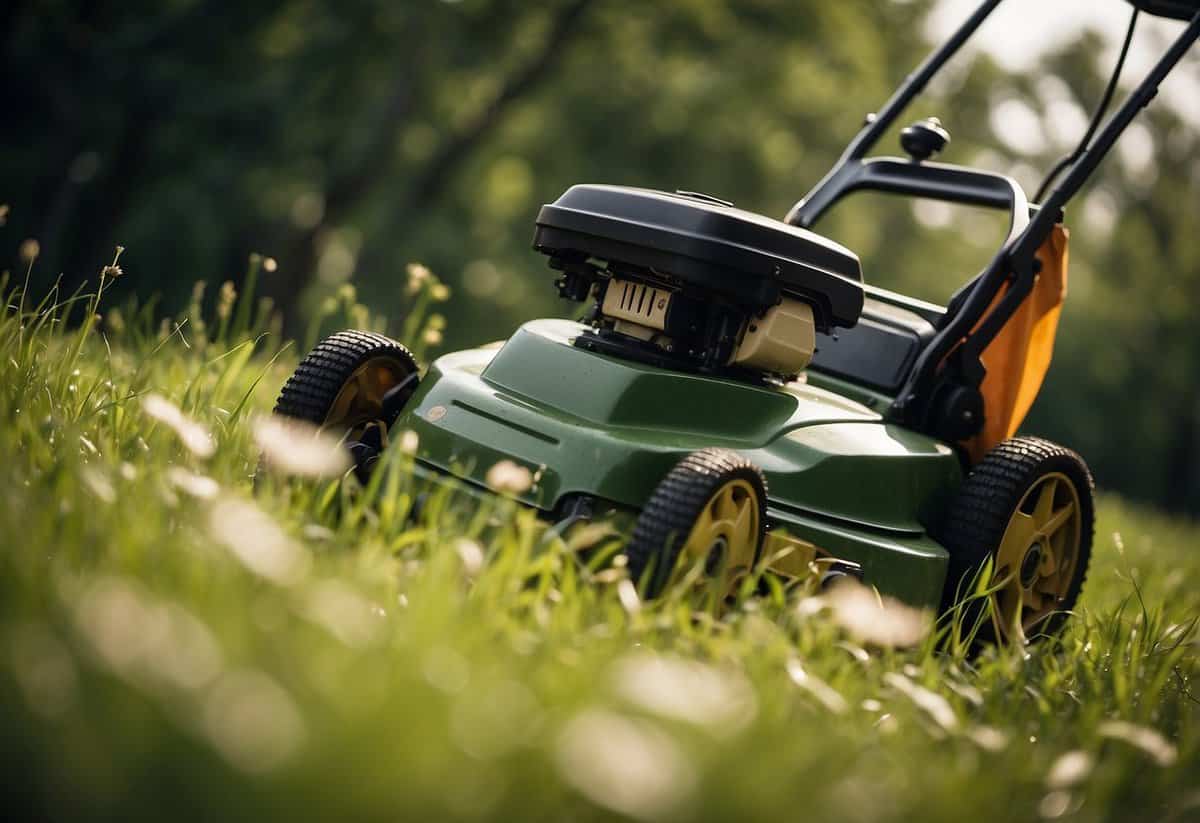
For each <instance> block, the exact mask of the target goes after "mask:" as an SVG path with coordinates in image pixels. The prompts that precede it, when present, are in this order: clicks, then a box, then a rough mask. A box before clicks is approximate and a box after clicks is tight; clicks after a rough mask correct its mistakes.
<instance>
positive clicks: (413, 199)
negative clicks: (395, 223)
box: [402, 0, 593, 211]
mask: <svg viewBox="0 0 1200 823" xmlns="http://www.w3.org/2000/svg"><path fill="white" fill-rule="evenodd" d="M592 2H593V0H573V2H571V3H569V4H567V5H566V6H564V7H563V8H562V9H561V10H560V11H559V12H558V15H557V17H556V18H555V20H554V22H553V24H552V25H551V28H550V33H549V34H548V35H547V36H546V39H545V41H543V43H542V47H541V49H540V50H539V51H538V53H537V54H536V55H534V56H533V58H532V59H531V60H530V61H529V62H528V63H526V64H525V65H524V66H522V67H521V68H520V69H518V70H517V71H516V72H515V73H514V74H513V75H512V76H511V77H509V78H508V79H507V80H506V81H505V82H504V83H503V84H502V85H501V87H500V91H499V92H497V94H496V96H495V97H494V98H493V99H492V101H491V102H490V103H488V105H486V106H484V107H483V109H482V110H481V111H480V112H479V113H478V114H476V116H475V117H474V118H473V119H472V120H471V121H470V122H469V123H468V124H467V125H466V126H465V127H464V128H463V129H462V130H460V131H459V132H458V133H457V134H455V135H453V136H452V137H450V138H449V139H448V140H447V141H446V142H445V143H443V144H442V146H441V147H440V148H439V149H438V150H437V152H435V153H434V155H433V157H431V158H430V159H429V162H427V163H426V164H425V167H424V168H423V169H422V170H421V171H420V172H418V173H417V176H416V182H415V183H414V184H413V185H412V187H411V188H410V189H409V194H408V196H407V197H406V198H405V202H404V205H403V206H402V209H403V210H404V211H412V210H415V209H417V208H419V207H421V206H422V205H424V204H426V203H427V202H428V201H429V199H431V198H432V197H434V196H435V195H436V194H437V193H438V192H439V191H441V190H442V188H443V186H444V181H445V179H446V178H447V177H448V176H450V175H452V174H453V173H454V171H455V169H456V168H457V167H458V166H459V165H460V164H461V163H462V161H463V159H465V158H466V157H468V156H469V155H470V153H471V152H472V151H473V150H474V149H475V148H476V147H477V146H478V145H479V144H480V143H481V142H482V141H483V140H484V139H485V138H486V137H487V135H488V134H489V133H490V132H491V131H492V130H493V129H494V128H495V127H496V126H498V125H499V123H500V121H501V119H502V118H503V116H504V114H505V112H506V111H507V110H508V109H509V107H511V106H512V104H513V103H515V102H517V101H518V100H520V99H521V98H522V97H524V96H525V95H526V94H528V93H529V92H531V91H532V90H533V89H535V88H536V87H537V85H538V84H539V83H540V82H541V81H542V80H543V79H544V78H545V77H546V75H547V74H548V73H549V72H550V69H552V68H553V67H554V64H555V63H556V62H557V61H558V59H559V58H560V57H561V55H562V54H563V52H564V46H565V45H566V43H567V42H568V41H569V40H570V39H571V37H572V35H573V34H574V33H575V30H576V26H577V25H578V23H579V20H580V18H581V17H582V16H583V13H584V11H586V10H587V7H588V6H589V5H591V4H592Z"/></svg>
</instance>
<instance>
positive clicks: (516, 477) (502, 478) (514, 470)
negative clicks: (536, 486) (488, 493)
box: [485, 460, 533, 494]
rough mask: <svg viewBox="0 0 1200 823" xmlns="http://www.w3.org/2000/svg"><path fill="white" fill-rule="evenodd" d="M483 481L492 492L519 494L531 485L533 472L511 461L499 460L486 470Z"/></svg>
mask: <svg viewBox="0 0 1200 823" xmlns="http://www.w3.org/2000/svg"><path fill="white" fill-rule="evenodd" d="M485 481H486V482H487V484H488V486H490V487H491V488H492V489H493V490H494V491H498V492H501V493H507V494H520V493H521V492H524V491H528V490H529V487H530V486H532V485H533V472H531V471H530V470H529V469H527V468H525V467H524V466H519V465H517V464H516V463H514V462H513V461H511V460H501V461H500V462H499V463H496V464H495V465H494V466H492V467H491V468H490V469H488V473H487V477H486V478H485Z"/></svg>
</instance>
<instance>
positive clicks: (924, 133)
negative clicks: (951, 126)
mask: <svg viewBox="0 0 1200 823" xmlns="http://www.w3.org/2000/svg"><path fill="white" fill-rule="evenodd" d="M949 142H950V132H948V131H946V130H945V129H944V128H942V121H941V120H938V119H937V118H936V117H927V118H925V119H924V120H918V121H917V122H915V123H913V124H912V125H911V126H909V127H908V128H906V129H904V130H903V131H901V132H900V146H901V148H903V149H904V151H906V152H907V153H908V156H909V157H911V158H912V159H913V162H915V163H920V162H921V161H922V160H928V159H929V158H930V157H933V156H934V155H935V154H938V153H940V152H941V151H942V149H944V148H946V145H947V144H948V143H949Z"/></svg>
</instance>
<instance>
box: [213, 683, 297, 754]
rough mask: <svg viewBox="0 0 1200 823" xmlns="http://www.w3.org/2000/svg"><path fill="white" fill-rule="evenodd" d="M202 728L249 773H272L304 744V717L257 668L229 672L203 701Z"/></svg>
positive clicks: (283, 692)
mask: <svg viewBox="0 0 1200 823" xmlns="http://www.w3.org/2000/svg"><path fill="white" fill-rule="evenodd" d="M204 730H205V732H206V733H207V734H208V738H209V739H210V740H211V741H212V743H213V745H214V746H215V747H216V749H217V751H219V752H220V753H221V754H222V755H223V756H224V757H225V759H226V760H228V761H229V762H230V763H232V764H233V765H234V766H236V767H237V768H239V769H242V770H243V771H246V772H251V773H261V772H266V771H270V770H271V769H274V768H276V767H277V766H279V765H281V764H282V763H283V762H284V761H285V760H287V759H288V758H289V757H290V756H291V755H292V754H293V753H295V751H296V750H297V749H298V748H299V747H300V745H301V744H302V743H303V742H304V721H303V719H302V718H301V715H300V712H299V711H298V710H297V708H296V704H295V701H293V700H292V697H291V695H289V694H288V693H287V692H286V691H285V690H284V689H283V687H282V686H280V685H279V684H278V683H276V682H275V681H274V680H272V679H271V678H270V677H268V676H267V675H265V674H263V673H262V672H258V671H252V670H251V671H239V672H231V673H229V674H227V675H225V676H224V677H222V678H221V680H220V681H219V682H218V683H217V684H216V686H215V687H214V688H213V689H212V691H211V693H210V694H209V696H208V699H207V701H206V702H205V705H204Z"/></svg>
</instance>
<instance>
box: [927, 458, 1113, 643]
mask: <svg viewBox="0 0 1200 823" xmlns="http://www.w3.org/2000/svg"><path fill="white" fill-rule="evenodd" d="M1053 472H1061V473H1062V474H1064V475H1065V476H1066V477H1067V478H1069V479H1070V481H1071V482H1072V483H1073V484H1074V485H1075V488H1076V491H1077V492H1078V494H1079V505H1080V514H1081V528H1080V534H1079V556H1078V559H1077V561H1076V569H1075V574H1074V577H1073V578H1072V580H1071V583H1070V586H1069V589H1068V591H1067V596H1066V598H1065V599H1064V602H1063V603H1062V607H1061V609H1060V610H1059V611H1057V612H1056V613H1054V614H1052V615H1051V616H1050V617H1048V618H1046V619H1045V620H1043V621H1042V622H1041V624H1039V625H1038V626H1037V628H1036V633H1035V635H1034V636H1049V635H1053V634H1054V633H1056V632H1057V631H1059V630H1060V629H1061V628H1062V626H1063V624H1064V623H1065V622H1066V619H1067V617H1068V614H1067V612H1068V611H1069V610H1070V609H1072V608H1073V607H1074V606H1075V602H1076V600H1077V599H1078V597H1079V593H1080V591H1081V590H1082V589H1083V583H1084V580H1085V579H1086V578H1087V570H1088V563H1089V561H1090V559H1091V549H1092V538H1093V534H1094V531H1095V501H1094V499H1093V490H1094V488H1095V483H1094V481H1093V480H1092V475H1091V472H1090V471H1089V470H1088V467H1087V464H1086V463H1085V462H1084V460H1083V458H1082V457H1080V456H1079V455H1078V454H1077V453H1075V452H1074V451H1072V450H1070V449H1068V448H1065V447H1063V446H1060V445H1058V444H1057V443H1053V442H1051V441H1049V440H1044V439H1042V438H1039V437H1015V438H1012V439H1011V440H1005V441H1004V442H1002V443H1000V444H999V445H997V446H995V447H994V448H993V449H992V450H991V451H989V452H988V453H987V455H986V456H985V457H984V458H983V460H981V461H980V462H979V463H978V464H977V465H976V466H975V468H974V469H973V470H972V471H971V473H970V474H969V475H968V476H967V479H966V480H965V481H963V484H962V486H961V487H960V488H959V491H958V493H957V495H956V496H955V498H954V500H953V502H951V504H950V506H949V508H948V509H947V511H946V516H945V518H944V519H943V522H942V527H941V529H940V531H939V534H938V536H939V538H940V540H941V543H942V544H943V545H944V546H945V547H946V549H947V551H949V552H950V561H949V566H948V569H947V574H946V584H945V587H944V589H943V590H942V606H941V611H942V612H943V613H945V612H947V611H949V610H950V609H952V608H954V607H955V606H956V605H957V604H958V602H959V599H960V598H961V596H962V595H963V594H964V593H966V592H969V591H971V587H972V585H973V584H974V582H975V580H976V578H977V576H978V575H979V573H980V570H981V569H982V568H983V566H984V564H985V563H986V562H987V560H988V559H989V558H990V557H992V556H993V554H994V552H995V551H996V549H997V548H998V547H999V545H1000V542H1001V540H1002V539H1003V537H1004V533H1005V530H1006V529H1007V528H1008V524H1009V520H1010V519H1011V518H1012V515H1013V513H1014V512H1015V511H1016V509H1017V507H1018V506H1019V505H1020V503H1021V500H1022V498H1023V497H1024V496H1025V493H1026V492H1027V491H1028V490H1029V489H1030V488H1031V487H1032V486H1033V485H1034V483H1035V482H1037V480H1038V479H1039V478H1041V477H1043V476H1044V475H1046V474H1050V473H1053ZM983 608H984V603H983V602H982V601H978V600H976V601H972V602H969V603H967V604H966V606H965V608H964V624H965V625H966V626H967V627H970V626H972V625H974V624H975V622H976V621H977V620H979V618H980V617H981V616H982V609H983ZM978 639H979V640H980V641H984V642H996V639H997V638H996V637H995V633H994V631H993V630H992V626H991V622H990V621H983V623H982V624H981V628H980V633H979V636H978ZM1031 639H1032V638H1031Z"/></svg>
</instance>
